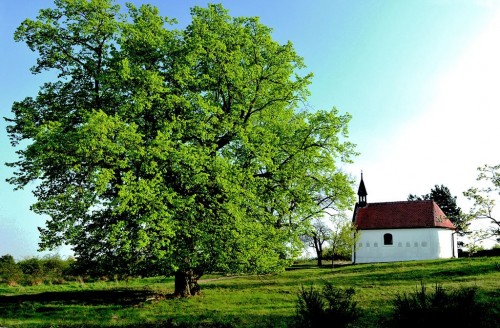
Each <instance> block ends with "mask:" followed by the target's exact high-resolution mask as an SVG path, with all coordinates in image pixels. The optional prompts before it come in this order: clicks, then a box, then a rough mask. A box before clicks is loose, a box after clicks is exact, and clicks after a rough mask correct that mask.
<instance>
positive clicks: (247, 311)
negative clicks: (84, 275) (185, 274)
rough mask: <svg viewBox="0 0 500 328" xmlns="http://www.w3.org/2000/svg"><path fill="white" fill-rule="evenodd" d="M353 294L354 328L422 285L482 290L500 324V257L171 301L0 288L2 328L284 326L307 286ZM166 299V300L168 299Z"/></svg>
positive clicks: (213, 288) (151, 293) (278, 279)
mask: <svg viewBox="0 0 500 328" xmlns="http://www.w3.org/2000/svg"><path fill="white" fill-rule="evenodd" d="M326 281H329V282H332V283H333V284H335V285H336V286H339V287H351V286H352V287H354V288H355V290H356V295H355V299H356V301H357V302H358V305H359V307H360V310H361V313H362V315H361V318H360V320H359V321H358V322H357V323H356V327H383V326H384V320H386V319H387V318H388V317H389V315H390V313H391V311H392V302H393V300H394V298H395V295H396V294H398V293H403V292H412V291H415V289H416V288H417V287H418V286H420V282H421V281H422V282H424V283H425V284H427V285H428V286H429V287H432V286H433V285H435V284H436V283H440V284H442V285H443V287H444V288H445V289H449V288H458V287H462V286H463V287H470V286H476V287H477V288H478V290H479V298H480V301H481V302H483V303H485V304H486V303H487V304H489V306H490V307H491V308H492V311H493V314H494V315H495V316H496V317H498V318H500V258H471V259H452V260H435V261H416V262H398V263H381V264H364V265H346V266H339V267H336V268H335V269H331V268H329V267H321V268H318V267H316V266H314V264H313V263H302V264H298V265H295V266H294V267H292V268H290V269H289V270H287V271H286V272H285V273H282V274H276V275H268V276H238V277H223V276H217V275H211V276H204V277H203V279H202V280H201V281H200V285H201V288H202V295H201V296H197V297H192V298H189V299H170V298H168V294H170V293H172V292H173V280H172V279H171V278H169V279H164V278H148V279H135V280H131V281H128V282H124V281H123V282H115V281H110V282H93V283H77V282H72V283H67V284H62V285H52V286H51V285H41V286H29V287H22V286H17V287H9V286H6V285H3V286H2V285H0V327H87V326H91V327H142V326H149V327H179V326H180V327H190V326H196V327H286V326H287V324H288V323H290V322H291V320H292V318H293V316H294V314H295V302H296V300H297V293H298V291H299V289H300V287H301V286H302V285H305V286H310V285H315V286H318V287H319V286H322V285H323V284H324V283H325V282H326ZM165 295H166V296H167V297H163V296H165Z"/></svg>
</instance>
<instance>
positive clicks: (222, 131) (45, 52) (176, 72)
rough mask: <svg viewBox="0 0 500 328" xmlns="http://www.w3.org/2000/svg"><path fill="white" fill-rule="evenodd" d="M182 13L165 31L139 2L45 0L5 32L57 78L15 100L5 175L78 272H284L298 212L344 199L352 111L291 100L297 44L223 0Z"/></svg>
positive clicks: (296, 83)
mask: <svg viewBox="0 0 500 328" xmlns="http://www.w3.org/2000/svg"><path fill="white" fill-rule="evenodd" d="M191 14H192V22H191V24H189V25H188V26H187V27H186V28H185V29H184V30H176V29H172V28H171V26H170V24H172V23H173V21H171V20H169V19H166V18H164V17H162V16H160V15H159V13H158V10H157V9H156V8H155V7H153V6H150V5H143V6H141V7H139V8H136V7H134V6H133V5H131V4H129V5H127V11H126V12H125V13H124V12H119V7H118V6H117V5H114V4H113V2H112V1H110V0H102V1H83V0H78V1H73V0H56V1H55V7H54V8H51V9H45V10H41V11H40V13H39V16H38V17H37V19H36V20H31V19H27V20H25V21H24V22H23V23H22V24H21V26H20V27H19V28H18V29H17V31H16V33H15V39H16V40H17V41H24V42H25V43H26V44H27V45H28V47H30V49H31V50H33V51H36V52H37V53H38V55H39V58H38V60H37V63H36V65H35V66H34V67H33V69H32V70H33V72H34V73H39V72H41V71H43V70H52V71H55V72H57V74H58V77H59V79H57V80H56V81H53V82H48V83H46V84H44V85H43V86H42V87H41V88H40V92H39V93H38V95H37V96H36V98H32V97H28V98H25V99H24V100H22V101H19V102H16V103H14V105H13V108H12V111H13V115H14V116H13V118H8V119H7V121H8V122H9V123H10V125H9V126H8V127H7V130H8V133H9V136H10V138H11V142H12V144H13V145H14V146H17V147H20V149H19V150H18V154H19V160H18V161H17V162H14V163H10V166H11V167H13V168H15V169H16V170H17V171H16V172H15V174H14V176H13V177H12V178H11V179H10V180H9V181H10V183H12V184H13V185H14V186H16V188H23V187H24V186H25V185H27V184H28V183H30V182H32V181H37V187H36V189H35V191H34V195H35V196H36V200H37V201H36V203H35V204H33V206H32V209H33V210H34V211H35V212H36V213H38V214H43V215H47V216H48V217H49V219H48V220H47V222H46V226H45V227H44V228H42V229H41V230H40V231H41V239H42V242H41V245H40V246H41V248H42V249H50V248H52V247H54V246H58V245H61V244H63V243H64V244H69V245H73V247H74V252H75V254H76V256H77V258H78V261H77V263H76V264H77V265H78V268H79V270H81V271H86V272H91V273H93V274H106V275H112V274H132V275H143V276H154V275H158V274H165V275H171V274H173V273H175V272H194V275H195V276H196V277H199V276H201V275H202V274H203V273H204V272H210V271H220V272H249V273H269V272H279V271H283V270H284V268H285V267H287V266H288V265H290V264H291V261H292V260H293V258H294V257H295V256H296V255H297V254H298V252H299V251H300V246H301V245H300V241H299V239H298V236H299V233H300V231H301V228H302V226H303V224H304V222H307V220H308V219H310V218H313V217H317V216H319V215H321V213H322V211H324V210H326V209H328V208H336V209H344V208H347V207H349V206H350V204H351V203H352V202H353V192H352V189H351V179H350V177H349V176H348V175H346V174H345V173H343V172H342V171H341V170H339V169H338V163H339V162H342V161H344V162H349V161H350V158H351V157H352V156H353V155H355V152H354V146H353V145H352V144H351V143H349V142H347V141H346V137H347V132H348V131H347V125H348V122H349V120H350V116H349V115H348V114H345V115H340V114H339V113H338V111H337V110H336V109H335V108H334V109H332V110H318V111H316V112H314V113H312V112H307V111H303V110H301V109H300V108H299V106H300V104H301V103H302V101H304V100H305V98H306V96H307V95H308V89H307V86H308V84H309V83H310V78H311V75H306V76H299V75H298V74H297V71H298V70H300V69H303V68H304V64H303V59H302V58H301V57H300V56H298V55H297V54H296V52H295V50H294V49H293V46H292V44H291V43H286V44H279V43H278V42H276V41H274V40H273V39H272V37H271V29H270V28H268V27H266V26H264V25H262V24H261V23H260V22H259V20H258V18H255V17H253V18H246V17H236V18H233V17H231V16H229V14H228V12H227V11H226V10H225V9H224V8H223V7H222V6H220V5H209V6H208V7H207V8H200V7H195V8H193V9H192V11H191Z"/></svg>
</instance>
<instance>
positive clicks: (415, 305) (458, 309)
mask: <svg viewBox="0 0 500 328" xmlns="http://www.w3.org/2000/svg"><path fill="white" fill-rule="evenodd" d="M476 296H477V288H464V287H463V288H460V289H456V290H452V291H450V292H446V290H445V289H444V288H443V287H442V286H441V285H439V284H436V287H435V289H434V293H429V292H428V291H427V288H426V287H425V285H424V284H423V283H422V284H421V285H420V288H417V289H416V290H415V292H414V293H411V294H406V293H404V294H398V295H397V296H396V299H395V300H394V313H393V317H392V323H393V326H394V327H408V328H412V327H415V328H416V327H426V328H432V327H443V324H444V323H446V325H445V326H446V327H464V328H466V327H470V328H476V327H485V326H486V325H487V324H486V321H487V315H486V314H487V312H486V308H485V307H484V306H482V305H481V304H479V302H478V301H477V297H476Z"/></svg>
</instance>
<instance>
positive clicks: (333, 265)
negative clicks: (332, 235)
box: [332, 248, 335, 269]
mask: <svg viewBox="0 0 500 328" xmlns="http://www.w3.org/2000/svg"><path fill="white" fill-rule="evenodd" d="M334 260H335V248H333V249H332V269H333V268H334V267H335V263H334V262H333V261H334Z"/></svg>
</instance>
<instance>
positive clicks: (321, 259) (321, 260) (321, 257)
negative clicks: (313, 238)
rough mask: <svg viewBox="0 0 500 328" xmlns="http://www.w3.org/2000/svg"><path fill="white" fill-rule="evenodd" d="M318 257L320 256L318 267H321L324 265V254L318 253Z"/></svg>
mask: <svg viewBox="0 0 500 328" xmlns="http://www.w3.org/2000/svg"><path fill="white" fill-rule="evenodd" d="M316 255H317V256H318V266H321V265H322V264H323V263H322V262H323V252H317V253H316Z"/></svg>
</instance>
